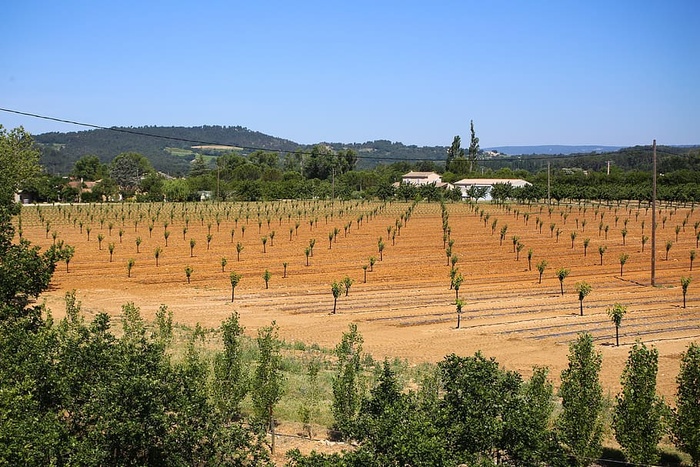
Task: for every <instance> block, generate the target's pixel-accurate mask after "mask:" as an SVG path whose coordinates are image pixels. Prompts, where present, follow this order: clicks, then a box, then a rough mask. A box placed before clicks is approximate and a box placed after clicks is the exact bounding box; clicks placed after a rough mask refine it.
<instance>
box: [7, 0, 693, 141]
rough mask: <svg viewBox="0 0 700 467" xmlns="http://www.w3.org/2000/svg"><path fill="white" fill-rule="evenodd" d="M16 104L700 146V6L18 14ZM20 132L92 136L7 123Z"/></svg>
mask: <svg viewBox="0 0 700 467" xmlns="http://www.w3.org/2000/svg"><path fill="white" fill-rule="evenodd" d="M6 3H7V4H6V5H4V6H3V7H2V22H1V23H2V27H0V43H1V44H3V47H2V49H3V51H2V56H1V57H2V58H0V107H2V108H6V109H14V110H19V111H24V112H31V113H36V114H41V115H48V116H52V117H58V118H63V119H68V120H75V121H79V122H86V123H92V124H95V125H102V126H143V125H182V126H199V125H241V126H245V127H247V128H249V129H251V130H256V131H261V132H263V133H266V134H270V135H273V136H279V137H282V138H287V139H291V140H293V141H296V142H299V143H306V144H311V143H317V142H321V141H327V142H343V143H350V142H365V141H370V140H375V139H387V140H391V141H400V142H403V143H405V144H415V145H418V146H424V145H445V146H447V145H449V144H450V143H451V142H452V138H453V136H454V135H461V137H462V141H468V139H469V121H470V120H474V125H475V128H476V132H477V136H479V138H480V140H481V146H482V147H489V146H501V145H535V144H572V145H573V144H601V145H620V146H626V145H636V144H650V143H651V140H652V139H656V140H657V141H658V143H659V144H698V143H700V134H699V133H700V28H698V23H697V22H698V19H699V18H700V2H698V1H697V0H689V1H674V0H671V1H664V2H661V1H655V2H652V1H645V0H635V1H623V0H619V1H609V0H606V1H567V0H561V1H553V0H552V1H536V0H534V1H519V0H512V1H499V0H494V1H483V0H481V1H472V0H464V1H422V2H419V1H411V0H404V1H380V0H374V1H364V0H355V1H352V2H350V1H333V0H326V1H304V0H299V1H265V0H262V1H256V2H249V1H248V2H238V1H221V2H210V1H200V2H179V1H176V0H171V1H161V0H153V1H143V0H139V1H133V2H132V1H119V2H100V1H93V0H87V1H73V0H64V1H60V2H56V1H43V2H42V1H33V0H23V1H13V2H6ZM0 124H2V125H3V126H5V127H6V128H14V127H16V126H19V125H23V126H24V127H25V129H27V130H28V131H30V132H32V133H42V132H45V131H75V130H79V129H81V128H79V127H75V126H72V125H66V124H60V123H55V122H49V121H45V120H40V119H36V118H31V117H21V116H17V115H13V114H9V113H6V112H0Z"/></svg>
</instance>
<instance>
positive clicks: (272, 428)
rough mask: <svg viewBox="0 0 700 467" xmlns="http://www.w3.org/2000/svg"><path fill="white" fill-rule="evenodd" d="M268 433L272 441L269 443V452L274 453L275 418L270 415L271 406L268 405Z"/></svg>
mask: <svg viewBox="0 0 700 467" xmlns="http://www.w3.org/2000/svg"><path fill="white" fill-rule="evenodd" d="M270 434H271V435H272V443H271V445H270V453H271V454H272V455H274V454H275V419H274V418H273V416H272V407H270Z"/></svg>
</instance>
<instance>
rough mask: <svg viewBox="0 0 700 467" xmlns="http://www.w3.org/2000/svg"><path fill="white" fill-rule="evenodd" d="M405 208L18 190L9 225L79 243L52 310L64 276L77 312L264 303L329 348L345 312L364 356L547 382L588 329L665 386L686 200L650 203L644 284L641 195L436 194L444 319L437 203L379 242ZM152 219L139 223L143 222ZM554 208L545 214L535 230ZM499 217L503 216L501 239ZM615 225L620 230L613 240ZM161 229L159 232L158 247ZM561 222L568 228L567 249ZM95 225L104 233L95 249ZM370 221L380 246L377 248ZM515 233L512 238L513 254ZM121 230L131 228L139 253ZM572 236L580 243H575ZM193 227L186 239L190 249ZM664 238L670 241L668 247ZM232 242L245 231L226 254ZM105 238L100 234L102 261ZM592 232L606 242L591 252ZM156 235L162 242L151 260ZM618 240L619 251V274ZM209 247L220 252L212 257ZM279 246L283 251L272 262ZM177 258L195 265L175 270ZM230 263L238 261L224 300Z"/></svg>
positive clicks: (200, 314) (256, 311)
mask: <svg viewBox="0 0 700 467" xmlns="http://www.w3.org/2000/svg"><path fill="white" fill-rule="evenodd" d="M409 207H410V204H406V203H391V204H386V205H382V204H379V203H367V202H364V203H363V202H359V201H348V202H336V203H334V204H331V203H329V202H324V201H307V202H303V201H299V202H296V201H283V202H270V203H257V204H256V203H250V204H241V203H236V204H233V203H231V204H225V203H221V204H192V203H191V204H188V205H181V204H157V205H136V204H132V205H130V204H125V205H108V206H62V207H60V208H59V207H56V206H52V207H48V206H44V207H39V208H37V207H33V206H30V207H25V208H24V209H23V211H22V230H23V235H24V237H25V238H28V239H29V240H31V241H32V242H33V243H35V244H38V245H40V246H42V247H47V246H49V245H51V243H52V242H53V241H54V240H53V235H54V232H55V233H56V234H55V235H56V238H57V239H58V240H64V241H65V242H66V243H68V244H71V245H75V247H76V251H75V256H74V258H73V259H72V260H71V262H70V264H69V265H68V268H69V272H66V265H65V264H63V263H61V264H59V266H58V268H57V272H56V274H55V276H54V279H53V283H52V289H51V290H50V291H49V292H47V293H45V294H44V295H43V296H42V298H43V299H44V300H45V301H46V303H47V304H48V306H49V307H50V308H51V309H52V310H53V313H54V315H56V316H61V314H62V310H63V296H64V294H65V292H66V291H69V290H72V289H75V290H76V291H77V296H78V299H79V300H81V301H82V303H83V310H84V311H85V312H87V313H88V314H91V313H97V312H107V313H109V314H110V315H113V316H118V315H119V314H120V312H121V305H122V304H124V303H126V302H134V303H135V304H136V305H137V306H139V307H140V308H141V311H142V314H143V315H144V316H145V317H146V318H147V319H150V318H152V317H153V315H154V313H155V311H156V310H157V309H158V307H159V306H160V305H161V304H166V305H168V307H169V309H170V310H172V311H173V312H174V319H175V321H177V322H180V323H185V324H190V325H193V324H195V323H201V324H202V325H203V326H207V327H217V326H218V325H219V324H220V322H221V321H222V320H224V319H225V318H226V317H227V316H229V315H230V313H231V312H232V311H234V310H237V311H238V312H239V313H240V315H241V322H242V324H243V325H244V326H245V327H246V332H247V333H249V334H251V335H254V334H255V332H256V330H257V328H258V327H260V326H265V325H269V324H270V322H271V321H272V320H275V321H276V322H277V324H278V325H279V328H280V336H281V337H282V338H283V339H285V340H287V341H290V342H292V341H303V342H305V343H307V344H311V343H317V344H319V345H321V346H325V347H333V346H334V345H335V344H336V343H337V342H338V341H339V340H340V337H341V334H342V333H343V332H344V331H346V330H347V327H348V323H351V322H354V323H357V325H358V328H359V330H360V332H361V333H362V335H363V337H364V339H365V349H366V350H367V351H368V352H370V353H372V354H373V356H374V357H375V358H383V357H384V356H388V357H392V358H393V357H400V358H402V359H407V360H408V362H410V363H418V362H437V361H439V360H441V359H442V358H443V356H445V355H447V354H450V353H456V354H458V355H471V354H473V353H474V352H476V351H478V350H481V351H482V352H483V353H484V355H486V356H492V357H495V358H496V359H497V361H498V362H499V363H500V364H501V365H502V366H504V367H506V368H508V369H512V370H517V371H519V372H521V373H523V374H524V375H525V376H529V374H530V372H531V368H532V367H533V366H534V365H540V366H548V367H549V368H550V369H551V376H552V379H553V380H554V382H555V385H558V380H559V374H560V372H561V370H562V369H564V368H565V367H566V364H567V353H568V344H569V343H570V342H571V341H572V340H574V339H575V338H576V335H577V333H579V332H582V331H588V332H590V333H591V334H592V335H593V336H594V338H595V340H596V343H597V344H598V349H599V350H600V351H601V352H602V354H603V370H602V375H601V376H602V381H603V384H604V387H605V389H606V390H607V391H608V392H609V393H610V394H611V395H614V394H615V393H617V391H618V390H619V378H620V374H621V372H622V369H623V366H624V363H625V360H626V358H627V354H628V352H629V349H630V346H631V345H632V344H633V343H634V342H635V340H637V339H639V340H642V341H643V342H645V343H646V344H647V345H653V346H654V347H656V348H657V349H658V351H659V355H660V358H659V376H658V388H659V392H660V393H661V394H662V395H663V396H665V398H666V399H667V400H668V401H672V400H673V398H674V394H675V378H676V375H677V373H678V369H679V359H680V354H681V352H683V351H684V350H685V348H686V347H687V346H688V344H689V343H690V342H692V341H695V340H698V339H700V313H699V311H700V310H699V308H698V301H697V300H696V298H695V297H696V295H697V294H696V293H695V290H694V289H695V288H696V284H694V283H693V284H691V285H690V289H689V293H688V300H687V307H686V308H685V309H684V308H682V304H683V297H682V293H681V286H680V278H681V276H689V275H691V274H692V272H690V271H689V268H690V260H689V255H690V250H691V249H694V248H695V247H696V241H697V240H696V230H697V227H695V228H694V225H695V223H696V222H698V220H700V212H695V211H694V210H691V209H690V208H681V207H679V208H677V209H676V208H672V207H664V208H663V209H662V210H661V213H660V214H659V215H658V217H657V221H658V235H657V271H656V287H651V286H650V261H651V260H650V251H651V240H649V241H648V242H646V245H645V247H644V252H642V251H641V250H642V237H643V236H650V235H651V214H652V213H651V210H647V209H645V208H644V207H641V208H638V205H637V203H636V202H635V203H633V204H630V205H629V206H626V205H625V204H623V205H621V206H619V207H618V206H617V205H611V206H610V207H602V206H601V207H598V206H597V205H592V204H588V205H587V206H585V208H584V206H579V205H573V206H557V207H554V208H553V209H552V212H551V214H550V212H549V210H548V207H547V206H540V205H532V206H525V205H517V204H512V205H510V206H509V207H508V208H507V209H506V208H504V207H503V206H496V205H491V204H479V206H478V209H477V210H474V209H473V208H472V207H470V205H469V204H466V203H454V204H447V209H448V212H449V227H450V229H451V238H452V239H453V240H454V246H453V247H452V252H453V253H455V254H456V255H457V256H458V258H459V260H458V262H457V264H456V266H457V267H458V268H459V271H460V272H461V274H462V275H463V276H464V279H465V280H464V282H463V283H462V286H461V288H460V290H459V296H460V298H461V299H463V300H464V301H465V306H464V313H463V315H462V326H461V329H456V320H457V315H456V313H455V304H454V303H455V292H454V290H450V277H449V271H450V266H448V263H447V259H448V258H447V256H446V254H445V248H444V243H443V224H442V219H441V209H440V205H439V204H437V203H425V202H421V203H418V204H417V205H416V206H415V208H414V209H413V211H412V214H411V216H410V217H409V219H408V220H407V221H406V220H404V221H403V222H402V224H405V225H403V227H402V228H401V229H400V231H397V234H396V237H395V239H394V240H393V241H392V238H391V235H390V234H388V228H390V227H396V222H397V221H401V215H402V214H405V213H406V212H407V210H408V209H409ZM481 210H483V213H482V212H480V211H481ZM487 215H488V216H489V217H488V219H485V217H486V216H487ZM601 216H602V217H603V219H602V221H601ZM246 217H248V219H247V220H246ZM187 219H189V222H187ZM217 219H218V222H217ZM268 219H269V225H268ZM360 219H361V221H360ZM494 220H496V226H495V228H492V227H493V226H492V224H493V222H494ZM584 220H585V225H584ZM311 221H314V222H313V226H311V225H310V222H311ZM358 221H360V222H358ZM625 221H627V224H626V226H625V224H624V223H625ZM46 222H48V223H49V228H48V231H47V228H46ZM165 222H167V223H168V226H167V227H165V226H164V223H165ZM601 222H602V226H601V225H600V224H601ZM80 223H82V224H83V226H82V228H81V227H80ZM297 223H298V224H299V226H298V227H297V226H296V225H297ZM642 223H644V225H645V226H644V230H643V227H642ZM110 224H112V229H111V232H110V229H109V225H110ZM149 224H152V225H153V228H152V232H150V233H149ZM551 224H556V226H555V227H554V228H552V229H550V225H551ZM504 225H507V226H508V230H507V235H506V237H505V239H504V241H503V244H502V245H500V240H499V237H500V235H499V232H500V229H501V227H502V226H504ZM606 225H607V226H608V232H607V239H606V238H605V236H606V232H605V227H604V226H606ZM599 226H600V229H599ZM676 226H678V229H679V232H678V233H677V234H676ZM88 227H90V229H91V232H90V239H89V241H88V238H87V228H88ZM185 227H186V228H187V231H186V232H185V233H184V234H183V228H185ZM243 227H245V231H243ZM346 228H347V231H346ZM623 228H626V230H627V234H626V236H625V237H624V239H623V236H622V233H621V232H622V229H623ZM334 229H338V234H337V236H336V238H335V240H334V241H333V242H332V243H331V242H329V233H331V232H333V231H334ZM557 229H560V235H559V238H558V241H557V238H556V230H557ZM81 230H82V233H81ZM120 230H121V231H122V234H121V236H120V235H119V231H120ZM166 230H167V231H169V232H170V235H169V237H168V239H167V246H166V239H165V237H164V232H165V231H166ZM272 231H274V232H275V233H274V238H272V237H273V234H272ZM208 232H210V233H211V240H210V242H209V244H208V242H207V233H208ZM232 232H233V238H232ZM572 232H576V237H575V238H574V240H573V248H572V237H571V234H572ZM98 235H102V236H104V239H103V240H102V242H101V249H100V245H99V243H100V242H98ZM676 235H678V238H677V240H676ZM264 236H265V237H267V243H266V245H263V243H262V237H264ZM380 236H381V237H383V241H384V243H385V245H386V247H385V249H384V251H383V253H382V256H383V259H382V260H381V261H380V260H379V257H380V254H379V252H378V247H377V241H378V238H379V237H380ZM513 236H518V237H519V241H520V242H521V243H522V244H524V248H523V249H522V251H521V252H520V258H519V260H516V253H515V252H514V246H513V241H512V237H513ZM136 237H141V239H142V242H141V245H140V246H139V247H138V250H139V252H137V246H136V243H135V242H136ZM586 238H589V239H590V243H589V246H588V248H587V254H586V255H584V247H583V242H584V239H586ZM190 239H194V240H195V246H194V248H193V249H192V250H191V248H190ZM310 239H315V240H316V244H315V247H314V249H313V256H311V255H310V257H309V258H308V261H309V265H308V266H307V265H306V255H305V248H306V247H307V246H308V245H309V240H310ZM669 240H670V241H672V242H673V244H672V247H671V248H670V250H669V251H668V260H666V242H667V241H669ZM238 242H240V243H241V244H242V245H243V247H244V248H243V250H242V251H241V253H240V261H238V260H237V252H236V244H237V243H238ZM110 243H113V244H114V251H113V256H112V261H111V262H110V253H109V244H110ZM601 245H604V246H607V250H606V251H605V252H604V255H603V264H602V265H601V264H600V263H601V256H600V255H599V251H598V247H599V246H601ZM157 247H161V248H162V253H161V254H160V258H159V261H158V262H159V265H158V266H157V267H156V260H155V258H154V251H155V249H156V248H157ZM530 249H532V263H531V269H530V268H528V259H527V256H528V250H530ZM263 250H265V251H263ZM622 253H627V254H629V259H628V260H627V262H626V264H625V265H624V274H623V275H621V274H620V260H619V257H620V254H622ZM370 256H375V257H376V258H377V261H376V264H374V267H373V270H372V271H371V272H370V270H369V269H368V270H367V281H366V283H365V282H364V277H363V269H362V265H364V264H368V258H369V257H370ZM222 257H226V258H227V263H228V264H227V265H226V266H225V272H222V267H221V258H222ZM129 258H133V259H134V266H133V269H132V271H131V277H127V260H128V259H129ZM543 259H545V260H546V261H547V262H548V266H547V268H546V270H545V272H544V275H543V277H542V283H541V284H540V283H538V272H537V269H536V267H535V265H536V264H537V263H538V262H540V261H541V260H543ZM283 263H287V268H286V269H287V277H286V278H285V277H283V275H284V271H283V269H284V268H283ZM187 265H189V266H191V267H192V269H193V272H192V276H191V283H189V284H188V283H187V280H186V276H185V272H184V269H185V266H187ZM560 267H566V268H569V269H570V270H571V273H570V275H569V276H568V277H567V278H566V279H565V281H564V289H565V294H564V295H563V296H562V295H561V294H560V284H559V280H558V279H557V277H556V274H555V272H556V270H557V269H559V268H560ZM266 269H267V270H269V271H270V273H271V274H272V276H271V279H270V281H269V288H266V287H265V281H264V280H263V277H262V276H263V273H264V271H265V270H266ZM231 271H236V272H238V273H240V274H242V276H243V277H242V279H241V281H240V284H239V285H238V287H237V288H236V291H235V294H236V297H235V301H234V302H233V303H232V302H231V286H230V281H229V273H230V272H231ZM345 276H349V277H350V278H352V279H354V283H353V285H352V287H351V288H350V291H349V295H348V296H345V295H344V294H343V296H341V297H340V299H339V300H338V312H337V314H336V315H331V314H330V312H331V311H332V308H333V297H332V295H331V287H330V284H331V283H332V282H333V281H334V280H341V279H342V278H343V277H345ZM579 281H586V282H588V283H589V284H591V286H592V292H591V294H590V295H589V296H588V297H586V299H585V300H584V302H583V305H584V316H579V301H578V296H577V294H576V292H575V283H576V282H579ZM616 302H619V303H621V304H623V305H626V306H627V309H628V313H627V315H626V316H625V317H624V319H623V321H622V326H621V328H620V347H615V346H614V342H615V328H614V326H613V324H612V322H611V320H610V318H609V317H608V315H607V313H606V310H607V308H608V307H610V306H611V305H613V304H614V303H616Z"/></svg>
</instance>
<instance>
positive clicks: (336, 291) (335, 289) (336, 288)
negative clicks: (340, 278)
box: [331, 281, 343, 314]
mask: <svg viewBox="0 0 700 467" xmlns="http://www.w3.org/2000/svg"><path fill="white" fill-rule="evenodd" d="M331 293H332V294H333V314H335V312H336V309H337V305H338V298H339V297H340V294H341V293H343V284H341V283H340V282H337V281H333V283H332V284H331Z"/></svg>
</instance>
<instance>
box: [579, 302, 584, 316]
mask: <svg viewBox="0 0 700 467" xmlns="http://www.w3.org/2000/svg"><path fill="white" fill-rule="evenodd" d="M579 303H580V304H581V316H583V300H579Z"/></svg>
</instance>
